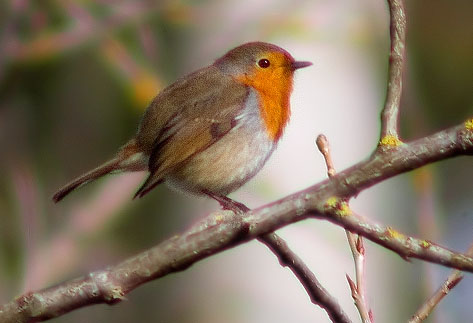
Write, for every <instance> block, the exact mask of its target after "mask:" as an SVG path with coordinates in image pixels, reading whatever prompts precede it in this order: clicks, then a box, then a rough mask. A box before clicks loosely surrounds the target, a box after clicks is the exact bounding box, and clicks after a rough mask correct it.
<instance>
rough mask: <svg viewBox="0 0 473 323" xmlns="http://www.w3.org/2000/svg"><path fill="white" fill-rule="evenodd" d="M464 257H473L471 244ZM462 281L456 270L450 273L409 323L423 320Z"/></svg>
mask: <svg viewBox="0 0 473 323" xmlns="http://www.w3.org/2000/svg"><path fill="white" fill-rule="evenodd" d="M466 255H468V256H473V244H471V245H470V248H468V250H467V252H466ZM462 279H463V273H462V272H461V271H459V270H458V269H456V270H454V271H452V273H451V274H450V275H449V276H448V277H447V279H446V280H445V282H444V283H443V284H442V286H440V287H439V288H438V289H437V290H436V291H435V293H434V294H432V296H431V297H430V298H429V299H428V300H426V301H425V303H424V304H422V306H421V307H420V308H419V309H418V310H417V312H416V313H415V314H414V315H413V316H412V317H411V318H410V320H409V323H419V322H422V321H423V320H425V319H426V318H427V317H428V316H429V315H430V314H431V313H432V311H433V310H434V309H435V307H436V306H437V305H438V304H439V303H440V301H441V300H442V299H443V298H444V297H445V296H447V294H448V293H449V292H450V291H451V290H452V289H453V288H455V286H457V284H458V283H460V282H461V280H462Z"/></svg>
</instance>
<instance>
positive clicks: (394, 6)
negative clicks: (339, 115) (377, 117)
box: [380, 0, 406, 146]
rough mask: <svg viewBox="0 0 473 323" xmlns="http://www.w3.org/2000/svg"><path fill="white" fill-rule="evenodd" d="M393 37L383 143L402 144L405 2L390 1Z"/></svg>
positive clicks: (383, 119)
mask: <svg viewBox="0 0 473 323" xmlns="http://www.w3.org/2000/svg"><path fill="white" fill-rule="evenodd" d="M388 4H389V13H390V24H389V32H390V36H391V50H390V53H389V72H388V73H389V76H388V89H387V93H386V101H385V103H384V108H383V112H382V114H381V141H380V142H381V143H382V144H388V145H392V146H397V145H398V144H400V141H399V133H398V128H399V126H398V120H399V106H400V102H401V94H402V69H403V65H404V57H405V50H404V48H405V40H406V15H405V12H404V4H403V0H388Z"/></svg>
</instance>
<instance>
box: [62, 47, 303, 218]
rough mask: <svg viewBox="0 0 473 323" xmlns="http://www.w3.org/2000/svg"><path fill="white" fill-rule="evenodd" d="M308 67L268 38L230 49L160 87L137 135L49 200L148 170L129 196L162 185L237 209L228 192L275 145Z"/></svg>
mask: <svg viewBox="0 0 473 323" xmlns="http://www.w3.org/2000/svg"><path fill="white" fill-rule="evenodd" d="M310 65H312V63H311V62H308V61H296V60H295V59H294V58H293V57H292V56H291V54H289V53H288V52H287V51H286V50H284V49H283V48H281V47H278V46H276V45H274V44H270V43H266V42H259V41H257V42H249V43H245V44H242V45H240V46H238V47H235V48H233V49H231V50H229V51H228V52H227V53H226V54H224V55H223V56H222V57H220V58H218V59H216V60H215V61H214V63H213V64H211V65H209V66H207V67H204V68H202V69H199V70H197V71H195V72H193V73H191V74H189V75H187V76H184V77H182V78H180V79H178V80H177V81H176V82H175V83H173V84H171V85H169V86H168V87H166V88H165V89H163V90H162V91H161V92H160V93H158V95H157V96H156V97H155V98H154V99H153V100H152V101H151V103H150V104H149V106H148V107H147V109H146V110H145V112H144V114H143V117H142V119H141V122H140V124H139V127H138V131H137V132H136V135H135V136H134V137H133V138H132V139H131V140H129V141H128V142H127V143H126V144H125V145H123V146H122V147H121V148H119V150H118V152H117V153H116V154H115V156H114V157H113V158H111V159H110V160H108V161H106V162H105V163H103V164H101V165H100V166H98V167H96V168H94V169H92V170H90V171H89V172H86V173H85V174H83V175H81V176H79V177H77V178H76V179H74V180H72V181H71V182H69V183H67V184H66V185H65V186H63V187H62V188H61V189H59V190H58V191H57V193H55V194H54V196H53V201H54V202H56V203H57V202H59V201H61V200H62V199H63V198H64V197H65V196H66V195H68V194H69V193H70V192H72V191H73V190H75V189H77V188H79V187H81V186H83V185H85V184H87V183H90V182H92V181H94V180H96V179H98V178H100V177H102V176H105V175H107V174H110V173H117V172H132V171H148V172H149V175H148V177H147V179H146V180H145V181H144V183H143V184H142V185H141V187H140V188H139V189H138V191H137V192H136V194H135V196H134V198H141V197H143V196H144V195H146V194H147V193H149V192H150V191H151V190H152V189H153V188H155V187H156V186H157V185H159V184H161V183H166V184H167V185H169V186H171V187H173V188H177V189H178V190H181V191H184V192H190V193H192V194H195V195H204V196H208V197H210V198H213V199H215V200H217V201H218V202H219V203H220V205H221V206H222V207H223V208H224V209H237V210H239V209H241V208H242V207H244V205H243V204H241V203H239V202H237V201H234V200H232V199H230V198H228V197H227V195H228V194H229V193H231V192H233V191H235V190H237V189H238V188H240V187H241V186H242V185H243V184H245V183H246V182H248V181H249V180H250V179H251V178H252V177H254V176H255V175H256V174H257V173H258V172H259V171H260V170H261V168H262V167H263V165H264V164H265V163H266V162H267V160H268V158H269V157H270V156H271V154H272V153H273V151H274V150H275V148H276V147H277V144H278V142H279V140H280V139H281V136H282V135H283V132H284V129H285V127H286V125H287V123H288V121H289V118H290V114H291V109H290V95H291V92H292V89H293V76H294V72H295V71H296V70H298V69H300V68H304V67H308V66H310Z"/></svg>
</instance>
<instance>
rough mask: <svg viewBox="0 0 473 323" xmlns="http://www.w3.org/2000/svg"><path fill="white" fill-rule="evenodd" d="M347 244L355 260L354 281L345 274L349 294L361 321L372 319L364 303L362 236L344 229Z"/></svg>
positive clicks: (363, 250)
mask: <svg viewBox="0 0 473 323" xmlns="http://www.w3.org/2000/svg"><path fill="white" fill-rule="evenodd" d="M346 233H347V239H348V244H349V245H350V250H351V253H352V255H353V260H354V261H355V277H356V283H354V282H353V280H352V279H351V278H350V276H348V275H347V281H348V285H349V286H350V290H351V295H352V297H353V300H354V301H355V305H356V308H357V309H358V312H359V313H360V317H361V320H362V322H363V323H370V322H372V321H373V315H372V312H371V310H370V309H369V307H368V305H367V304H366V297H365V294H366V285H365V247H364V246H363V238H362V237H361V236H359V235H357V234H354V233H351V232H350V231H346Z"/></svg>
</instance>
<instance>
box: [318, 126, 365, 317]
mask: <svg viewBox="0 0 473 323" xmlns="http://www.w3.org/2000/svg"><path fill="white" fill-rule="evenodd" d="M316 143H317V148H319V151H320V152H321V153H322V155H323V156H324V159H325V165H326V166H327V176H328V177H329V178H332V177H333V176H334V175H335V173H336V171H335V167H334V165H333V161H332V154H331V153H330V145H329V142H328V140H327V138H326V137H325V136H324V135H318V136H317V140H316ZM346 206H347V209H346V210H347V211H348V210H349V209H348V203H347V204H346ZM345 232H346V234H347V240H348V244H349V246H350V250H351V253H352V255H353V260H354V261H355V277H356V283H354V282H353V280H352V279H351V278H350V276H348V274H347V275H346V277H347V281H348V284H349V286H350V290H351V295H352V298H353V300H354V301H355V305H356V308H357V309H358V312H359V313H360V317H361V320H362V321H363V322H364V323H371V322H372V321H373V320H372V314H371V311H370V310H369V309H368V306H367V305H366V300H365V284H364V275H365V248H364V246H363V239H362V238H361V237H360V236H359V235H356V234H353V233H351V232H350V231H348V230H345Z"/></svg>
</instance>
